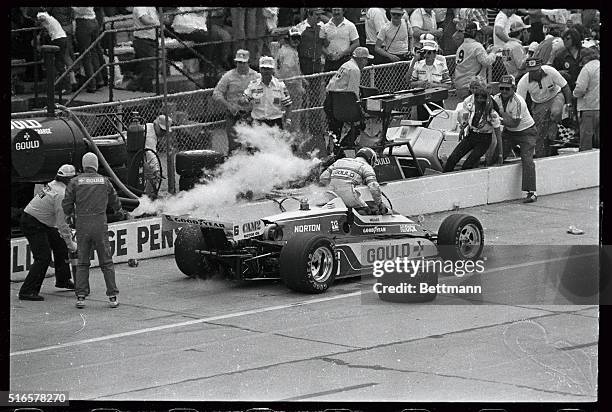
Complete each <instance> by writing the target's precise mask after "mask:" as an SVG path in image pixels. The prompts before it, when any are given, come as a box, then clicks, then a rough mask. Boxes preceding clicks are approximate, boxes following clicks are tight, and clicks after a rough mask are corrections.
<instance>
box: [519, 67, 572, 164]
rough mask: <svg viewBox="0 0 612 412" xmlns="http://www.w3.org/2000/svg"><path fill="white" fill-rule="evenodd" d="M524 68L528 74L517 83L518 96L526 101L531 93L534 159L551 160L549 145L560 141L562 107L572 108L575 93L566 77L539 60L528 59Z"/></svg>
mask: <svg viewBox="0 0 612 412" xmlns="http://www.w3.org/2000/svg"><path fill="white" fill-rule="evenodd" d="M525 66H526V68H527V74H526V75H525V76H523V77H522V78H521V80H520V81H519V82H518V85H517V86H516V93H517V94H518V95H520V96H521V97H522V98H523V99H527V94H528V93H529V95H530V96H531V101H532V105H531V108H530V112H531V115H532V116H533V120H534V121H535V123H536V127H537V129H538V139H537V141H536V148H535V157H543V156H550V154H551V152H550V141H551V140H555V138H556V137H557V132H558V130H557V124H558V123H559V122H560V121H561V115H562V113H563V104H564V103H567V104H568V105H569V106H571V101H572V92H571V91H570V88H569V86H568V84H567V81H566V80H565V79H564V78H563V76H561V74H559V72H558V71H557V70H556V69H555V68H554V67H551V66H547V65H542V61H541V60H540V59H538V58H533V57H532V58H529V59H527V60H526V64H525ZM568 109H570V107H568Z"/></svg>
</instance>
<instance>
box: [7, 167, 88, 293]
mask: <svg viewBox="0 0 612 412" xmlns="http://www.w3.org/2000/svg"><path fill="white" fill-rule="evenodd" d="M75 174H76V172H75V170H74V166H72V165H62V166H61V167H60V168H59V170H58V171H57V175H56V176H55V179H54V180H52V181H51V182H49V183H47V184H46V185H45V186H44V187H43V189H42V190H41V191H40V192H38V193H37V194H36V195H35V196H34V198H33V199H32V200H31V201H30V203H28V205H27V206H26V207H25V209H24V211H23V214H22V215H21V222H20V226H21V231H22V232H23V234H24V235H25V237H26V239H27V240H28V243H29V245H30V250H31V251H32V258H33V259H34V262H33V263H32V266H30V270H29V271H28V275H27V276H26V278H25V281H24V282H23V285H21V289H19V299H20V300H34V301H41V300H45V298H43V297H42V296H40V295H39V293H40V288H41V287H42V283H43V280H45V274H46V273H47V268H48V267H49V264H50V263H51V251H53V263H54V266H55V287H57V288H62V289H69V290H73V289H74V283H72V280H71V277H72V276H71V274H70V264H69V262H70V259H69V258H68V250H70V251H71V252H74V251H76V249H77V245H76V243H74V241H73V240H72V231H71V230H70V227H69V226H68V224H67V223H66V219H65V216H64V212H63V210H62V200H63V199H64V192H65V191H66V185H67V184H68V182H70V180H71V179H72V178H73V177H74V176H75Z"/></svg>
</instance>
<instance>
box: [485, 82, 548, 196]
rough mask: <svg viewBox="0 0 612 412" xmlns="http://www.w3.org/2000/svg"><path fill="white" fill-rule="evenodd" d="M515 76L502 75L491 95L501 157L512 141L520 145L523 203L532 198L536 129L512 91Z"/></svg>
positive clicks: (534, 182)
mask: <svg viewBox="0 0 612 412" xmlns="http://www.w3.org/2000/svg"><path fill="white" fill-rule="evenodd" d="M515 91H516V80H515V79H514V76H512V75H504V76H502V78H501V81H500V82H499V93H498V94H496V95H495V96H494V97H493V99H494V100H495V102H496V103H497V106H498V107H499V114H500V115H501V117H502V122H503V124H504V130H503V131H502V135H501V136H502V145H503V158H504V159H505V158H506V157H507V156H508V154H510V150H511V148H512V147H514V146H515V145H518V146H519V147H520V149H521V162H522V164H523V183H522V190H523V191H525V192H527V196H526V197H525V199H524V200H523V201H524V202H525V203H532V202H535V201H536V200H537V199H538V197H537V195H536V193H535V192H536V170H535V163H534V162H533V154H534V150H535V145H536V140H537V138H538V130H537V129H536V127H535V122H534V121H533V118H532V117H531V114H529V110H528V109H527V103H525V99H523V98H522V97H521V96H519V95H518V94H516V93H515Z"/></svg>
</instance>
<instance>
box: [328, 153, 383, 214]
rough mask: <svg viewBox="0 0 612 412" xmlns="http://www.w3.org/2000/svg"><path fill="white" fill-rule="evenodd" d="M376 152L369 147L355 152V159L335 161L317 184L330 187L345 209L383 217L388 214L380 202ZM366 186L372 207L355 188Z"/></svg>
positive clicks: (380, 194)
mask: <svg viewBox="0 0 612 412" xmlns="http://www.w3.org/2000/svg"><path fill="white" fill-rule="evenodd" d="M376 159H377V156H376V152H375V151H374V150H372V149H370V148H369V147H364V148H361V149H359V150H358V151H357V153H356V155H355V158H354V159H351V158H347V157H345V158H342V159H338V160H336V161H335V162H334V163H333V164H332V165H331V166H329V167H328V168H327V169H326V170H325V171H324V172H323V173H321V176H320V177H319V183H320V184H321V185H323V186H327V185H330V186H331V188H332V190H333V191H334V192H335V193H336V194H337V195H338V196H340V198H341V199H342V201H343V202H344V204H345V205H346V207H352V208H355V209H357V211H359V213H361V214H371V215H377V214H380V215H384V214H387V213H388V212H389V210H388V209H387V207H386V206H385V205H384V204H383V202H382V193H381V191H380V186H379V185H378V180H377V179H376V174H375V173H374V164H375V162H376ZM362 184H366V185H367V186H368V189H369V190H370V194H371V195H372V199H374V206H373V207H371V206H369V205H368V204H367V203H366V202H365V201H364V200H363V199H362V198H361V194H360V193H359V192H358V191H357V190H356V189H355V186H358V185H362Z"/></svg>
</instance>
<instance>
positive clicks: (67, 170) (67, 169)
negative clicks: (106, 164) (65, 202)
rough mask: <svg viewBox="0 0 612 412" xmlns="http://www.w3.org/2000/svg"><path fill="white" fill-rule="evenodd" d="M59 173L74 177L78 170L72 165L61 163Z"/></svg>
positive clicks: (63, 175) (59, 174)
mask: <svg viewBox="0 0 612 412" xmlns="http://www.w3.org/2000/svg"><path fill="white" fill-rule="evenodd" d="M96 159H97V158H96ZM57 175H58V176H61V177H74V176H75V175H76V170H75V169H74V166H72V165H61V166H60V168H59V169H58V170H57Z"/></svg>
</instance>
